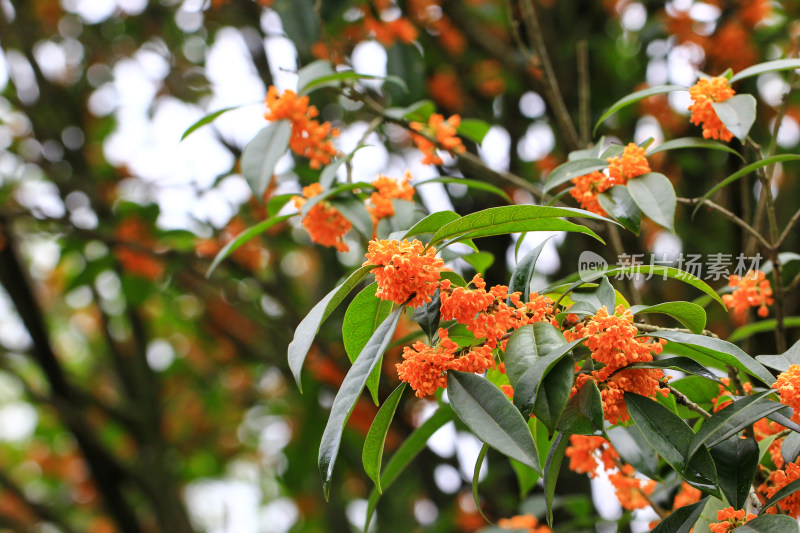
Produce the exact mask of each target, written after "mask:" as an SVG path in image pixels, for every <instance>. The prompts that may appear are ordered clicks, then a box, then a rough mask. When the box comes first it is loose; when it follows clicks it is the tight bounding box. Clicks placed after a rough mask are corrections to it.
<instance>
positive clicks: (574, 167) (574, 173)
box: [542, 159, 608, 194]
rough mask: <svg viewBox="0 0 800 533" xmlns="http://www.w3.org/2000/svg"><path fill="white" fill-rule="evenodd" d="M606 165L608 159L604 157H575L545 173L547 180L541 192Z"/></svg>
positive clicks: (601, 168)
mask: <svg viewBox="0 0 800 533" xmlns="http://www.w3.org/2000/svg"><path fill="white" fill-rule="evenodd" d="M606 167H608V161H606V160H605V159H576V160H574V161H567V162H566V163H563V164H561V165H559V166H557V167H556V168H554V169H553V170H552V171H551V172H550V174H548V175H547V182H546V183H545V185H544V189H543V190H542V192H543V193H544V194H547V193H548V192H550V191H551V190H553V189H555V188H556V187H558V186H559V185H561V184H562V183H566V182H568V181H570V180H572V179H574V178H577V177H579V176H583V175H584V174H589V173H590V172H594V171H596V170H603V169H604V168H606Z"/></svg>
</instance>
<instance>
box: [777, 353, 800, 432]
mask: <svg viewBox="0 0 800 533" xmlns="http://www.w3.org/2000/svg"><path fill="white" fill-rule="evenodd" d="M772 388H773V389H777V391H778V394H779V395H780V398H781V403H782V404H784V405H788V406H789V407H791V408H792V409H794V414H793V415H792V420H793V421H794V422H798V423H800V365H791V366H790V367H789V369H788V370H787V371H786V372H781V373H780V375H778V379H777V381H775V383H773V384H772Z"/></svg>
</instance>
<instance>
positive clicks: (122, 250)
mask: <svg viewBox="0 0 800 533" xmlns="http://www.w3.org/2000/svg"><path fill="white" fill-rule="evenodd" d="M114 238H115V239H116V240H117V241H119V244H118V245H117V246H116V247H115V249H114V255H115V256H116V258H117V260H118V261H119V263H120V265H122V268H123V269H125V270H127V271H128V272H130V273H132V274H135V275H137V276H140V277H143V278H145V279H149V280H154V279H156V278H158V277H160V276H161V274H163V272H164V263H163V262H162V261H161V260H160V259H158V258H157V257H154V256H153V254H152V253H151V251H152V250H153V247H154V246H155V244H156V241H155V239H154V238H153V234H152V232H151V231H150V229H149V228H148V227H147V226H146V225H145V223H144V222H143V221H142V220H141V219H140V218H138V217H136V216H133V217H128V218H125V219H124V220H122V221H121V222H120V223H119V225H118V226H117V228H116V229H115V230H114ZM126 243H128V245H127V246H126Z"/></svg>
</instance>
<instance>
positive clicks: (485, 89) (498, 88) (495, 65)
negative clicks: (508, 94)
mask: <svg viewBox="0 0 800 533" xmlns="http://www.w3.org/2000/svg"><path fill="white" fill-rule="evenodd" d="M472 77H473V79H474V80H475V85H476V88H477V90H478V92H479V93H481V94H482V95H483V96H485V97H486V98H494V97H496V96H499V95H501V94H503V93H504V92H505V91H506V81H505V80H504V79H503V67H502V66H501V65H500V62H499V61H497V60H496V59H486V60H484V61H480V62H478V63H476V64H475V66H474V67H472Z"/></svg>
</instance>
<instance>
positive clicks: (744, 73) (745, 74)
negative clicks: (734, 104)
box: [730, 59, 800, 83]
mask: <svg viewBox="0 0 800 533" xmlns="http://www.w3.org/2000/svg"><path fill="white" fill-rule="evenodd" d="M797 68H800V59H776V60H774V61H766V62H764V63H759V64H757V65H753V66H752V67H747V68H746V69H744V70H741V71H739V72H737V73H736V74H734V75H733V76H732V77H731V80H730V83H734V82H737V81H739V80H743V79H745V78H749V77H751V76H758V75H759V74H764V73H765V72H776V71H779V70H793V69H797Z"/></svg>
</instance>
